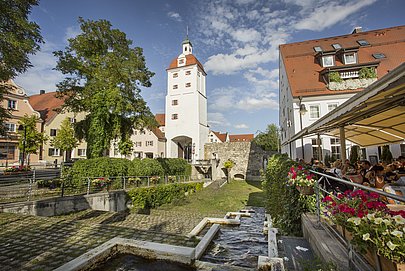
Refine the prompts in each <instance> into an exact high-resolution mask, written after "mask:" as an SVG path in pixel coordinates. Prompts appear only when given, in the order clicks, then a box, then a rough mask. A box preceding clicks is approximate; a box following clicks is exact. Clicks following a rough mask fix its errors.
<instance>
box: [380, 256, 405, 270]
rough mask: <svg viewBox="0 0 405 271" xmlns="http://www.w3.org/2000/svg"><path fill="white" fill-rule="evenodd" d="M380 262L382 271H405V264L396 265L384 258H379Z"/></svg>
mask: <svg viewBox="0 0 405 271" xmlns="http://www.w3.org/2000/svg"><path fill="white" fill-rule="evenodd" d="M378 257H379V260H380V267H381V270H384V271H385V270H389V271H405V263H394V262H392V261H391V260H388V259H387V258H385V257H384V256H378Z"/></svg>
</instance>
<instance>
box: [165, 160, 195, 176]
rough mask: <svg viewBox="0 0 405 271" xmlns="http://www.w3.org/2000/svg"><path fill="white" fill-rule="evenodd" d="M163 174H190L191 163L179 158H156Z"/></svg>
mask: <svg viewBox="0 0 405 271" xmlns="http://www.w3.org/2000/svg"><path fill="white" fill-rule="evenodd" d="M157 160H158V161H159V163H160V164H161V165H162V167H163V170H164V174H165V175H170V176H171V175H185V176H190V175H191V165H190V164H189V163H187V161H186V160H184V159H181V158H158V159H157Z"/></svg>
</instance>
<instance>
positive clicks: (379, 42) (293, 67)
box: [280, 26, 405, 97]
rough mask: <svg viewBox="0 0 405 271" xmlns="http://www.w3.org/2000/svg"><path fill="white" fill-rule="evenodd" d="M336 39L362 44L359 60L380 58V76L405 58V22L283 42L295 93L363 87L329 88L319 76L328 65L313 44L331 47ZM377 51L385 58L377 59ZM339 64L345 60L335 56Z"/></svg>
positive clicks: (350, 44) (348, 44)
mask: <svg viewBox="0 0 405 271" xmlns="http://www.w3.org/2000/svg"><path fill="white" fill-rule="evenodd" d="M358 40H366V41H368V42H369V43H370V46H360V45H359V44H358V43H357V41H358ZM334 43H339V44H340V45H341V46H342V48H353V47H359V50H358V63H359V64H362V63H369V62H375V61H380V63H379V65H378V66H377V76H378V78H381V77H382V76H384V75H385V74H386V73H388V71H390V70H393V69H394V68H395V67H397V66H399V65H400V64H401V63H403V62H405V54H404V53H403V52H404V51H405V26H397V27H391V28H385V29H379V30H372V31H367V32H360V33H355V34H349V35H343V36H337V37H330V38H323V39H318V40H309V41H304V42H296V43H290V44H283V45H280V56H281V58H282V61H283V64H284V66H285V69H286V72H287V77H288V81H289V83H290V88H291V91H292V95H293V96H294V97H298V96H317V95H326V94H337V93H350V92H357V91H360V90H361V89H358V90H343V91H336V90H329V89H327V87H326V84H325V83H324V82H323V81H322V80H321V79H320V72H321V71H322V70H324V69H325V68H324V67H322V66H321V65H320V64H319V63H318V62H317V61H316V58H315V55H316V52H315V51H314V47H315V46H320V47H321V48H322V49H323V51H332V50H334V49H333V47H332V44H334ZM375 53H383V54H384V55H385V56H386V58H384V59H378V60H377V59H375V58H374V57H373V56H372V54H375ZM336 66H338V67H339V66H344V64H342V63H341V62H340V61H339V60H338V58H336Z"/></svg>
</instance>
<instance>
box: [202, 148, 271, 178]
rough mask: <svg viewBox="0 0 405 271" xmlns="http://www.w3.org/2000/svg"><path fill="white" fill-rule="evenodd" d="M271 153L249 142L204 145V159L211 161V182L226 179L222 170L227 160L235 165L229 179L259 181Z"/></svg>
mask: <svg viewBox="0 0 405 271" xmlns="http://www.w3.org/2000/svg"><path fill="white" fill-rule="evenodd" d="M273 153H274V152H268V151H264V150H262V149H261V148H260V147H259V146H257V145H256V144H254V143H251V142H225V143H208V144H205V149H204V156H205V157H204V158H205V159H206V160H211V161H212V163H211V164H212V170H211V172H212V179H213V180H216V179H221V178H225V177H226V175H225V172H224V169H223V168H224V163H225V162H226V161H227V160H228V159H231V160H232V161H233V162H234V163H235V165H234V167H233V168H232V169H231V178H237V179H247V180H259V179H260V173H261V170H262V169H263V168H264V167H265V165H267V161H268V159H269V157H270V156H271V155H272V154H273Z"/></svg>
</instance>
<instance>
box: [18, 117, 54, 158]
mask: <svg viewBox="0 0 405 271" xmlns="http://www.w3.org/2000/svg"><path fill="white" fill-rule="evenodd" d="M38 121H39V118H38V117H37V116H35V115H32V116H28V115H25V116H24V117H23V118H22V119H21V120H20V121H19V122H18V124H19V125H21V126H22V127H23V129H21V130H20V129H19V130H18V133H19V134H20V140H19V142H18V148H19V149H20V150H21V151H23V150H24V149H25V153H26V154H36V153H37V151H38V150H39V148H40V147H41V145H42V144H43V143H44V141H46V139H47V138H46V136H45V134H44V133H41V132H39V131H38V130H37V127H36V125H37V122H38ZM24 129H25V131H24ZM24 141H25V148H24Z"/></svg>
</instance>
